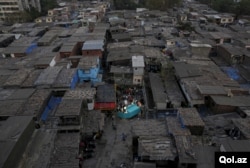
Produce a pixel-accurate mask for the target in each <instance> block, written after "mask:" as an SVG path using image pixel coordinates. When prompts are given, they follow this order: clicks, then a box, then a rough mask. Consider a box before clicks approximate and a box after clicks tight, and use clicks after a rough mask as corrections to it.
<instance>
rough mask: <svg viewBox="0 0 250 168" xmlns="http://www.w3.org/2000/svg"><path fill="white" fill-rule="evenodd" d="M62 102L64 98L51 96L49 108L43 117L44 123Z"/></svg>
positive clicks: (45, 110)
mask: <svg viewBox="0 0 250 168" xmlns="http://www.w3.org/2000/svg"><path fill="white" fill-rule="evenodd" d="M61 101H62V97H55V96H51V98H50V99H49V102H48V104H47V106H46V107H45V109H44V111H43V113H42V116H41V120H42V121H46V120H47V118H48V116H49V114H50V112H51V111H52V110H53V109H55V108H56V106H58V104H60V103H61Z"/></svg>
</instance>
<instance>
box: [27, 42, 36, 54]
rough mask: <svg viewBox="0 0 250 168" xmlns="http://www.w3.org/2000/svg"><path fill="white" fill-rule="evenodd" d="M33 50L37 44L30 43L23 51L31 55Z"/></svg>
mask: <svg viewBox="0 0 250 168" xmlns="http://www.w3.org/2000/svg"><path fill="white" fill-rule="evenodd" d="M35 48H37V43H32V44H31V45H30V46H29V47H28V48H27V49H26V51H25V53H26V54H29V53H31V52H32V51H33V50H34V49H35Z"/></svg>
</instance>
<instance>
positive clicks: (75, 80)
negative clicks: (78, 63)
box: [70, 72, 79, 89]
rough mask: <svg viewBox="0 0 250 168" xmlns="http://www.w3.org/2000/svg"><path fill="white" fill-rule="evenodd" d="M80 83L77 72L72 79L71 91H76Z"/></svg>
mask: <svg viewBox="0 0 250 168" xmlns="http://www.w3.org/2000/svg"><path fill="white" fill-rule="evenodd" d="M78 81H79V77H78V73H77V72H76V73H75V75H74V76H73V78H72V81H71V85H70V89H75V87H76V85H77V83H78Z"/></svg>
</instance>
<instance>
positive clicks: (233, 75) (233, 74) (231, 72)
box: [222, 67, 241, 81]
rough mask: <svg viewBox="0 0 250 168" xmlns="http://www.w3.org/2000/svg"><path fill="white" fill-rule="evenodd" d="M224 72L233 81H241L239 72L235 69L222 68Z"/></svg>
mask: <svg viewBox="0 0 250 168" xmlns="http://www.w3.org/2000/svg"><path fill="white" fill-rule="evenodd" d="M222 70H223V71H224V72H225V73H226V74H227V75H228V76H229V77H230V78H232V79H234V80H236V81H237V80H239V79H240V78H241V77H240V75H239V70H238V69H235V68H233V67H222Z"/></svg>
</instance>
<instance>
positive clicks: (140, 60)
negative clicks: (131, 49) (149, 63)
mask: <svg viewBox="0 0 250 168" xmlns="http://www.w3.org/2000/svg"><path fill="white" fill-rule="evenodd" d="M132 67H145V64H144V56H132Z"/></svg>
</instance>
